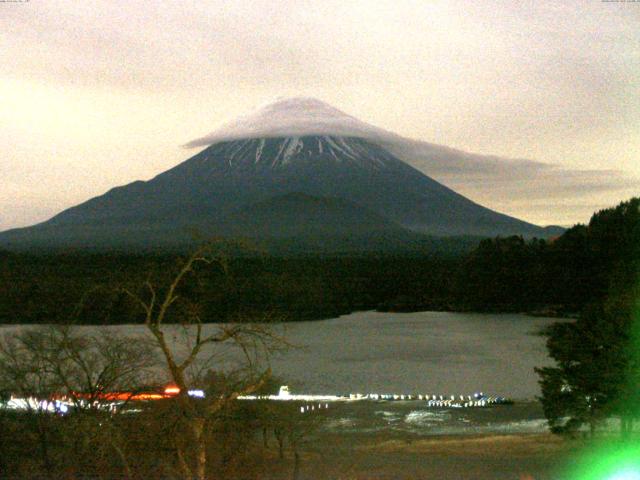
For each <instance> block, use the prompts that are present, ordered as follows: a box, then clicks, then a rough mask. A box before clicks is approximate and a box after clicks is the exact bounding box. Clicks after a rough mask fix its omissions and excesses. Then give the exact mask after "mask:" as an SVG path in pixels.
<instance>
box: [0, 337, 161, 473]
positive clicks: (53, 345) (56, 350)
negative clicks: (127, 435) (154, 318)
mask: <svg viewBox="0 0 640 480" xmlns="http://www.w3.org/2000/svg"><path fill="white" fill-rule="evenodd" d="M152 365H153V353H152V350H151V349H150V348H149V345H148V342H145V341H144V340H142V341H139V342H136V341H132V340H131V339H130V338H129V337H125V336H122V335H119V334H117V333H115V332H113V331H110V332H107V331H104V330H102V331H100V332H98V333H95V334H91V333H88V332H87V331H84V332H83V331H82V329H81V328H79V327H76V326H70V325H57V326H41V327H33V328H27V329H25V330H24V331H22V332H20V333H18V334H16V335H5V336H4V337H3V338H2V339H0V390H2V391H4V392H6V393H5V396H8V397H9V398H13V403H14V404H15V405H16V406H18V407H22V408H24V409H25V410H26V414H27V417H28V418H27V421H26V423H25V424H26V425H31V424H35V426H36V438H37V444H38V447H39V452H40V458H41V463H42V468H43V469H44V470H43V471H44V472H46V475H52V474H53V472H54V471H55V469H56V461H55V460H54V455H53V454H52V452H51V450H52V448H51V446H52V445H54V444H55V443H56V442H54V441H53V438H52V437H53V436H54V433H55V432H54V430H56V429H58V430H59V429H60V428H61V427H63V426H64V427H65V428H68V429H70V430H72V431H73V435H72V438H74V439H75V440H76V442H77V443H78V444H84V445H86V446H87V448H86V449H85V450H86V451H88V452H89V453H91V455H89V457H90V458H95V454H97V453H99V452H101V451H103V450H104V449H105V448H112V449H113V451H114V452H115V453H116V455H117V456H118V457H119V458H120V462H121V465H122V468H123V469H124V471H125V472H127V476H128V477H131V475H130V474H129V473H128V472H129V470H130V469H129V462H128V460H127V458H126V456H125V454H124V451H123V448H122V445H121V443H119V442H118V441H117V439H118V438H119V437H118V435H116V434H115V433H114V429H113V428H112V427H113V415H112V413H113V412H109V411H107V410H108V408H107V407H108V406H110V405H111V404H112V402H111V400H110V399H109V396H108V393H109V392H113V391H123V390H124V391H127V392H130V393H129V394H130V395H133V394H134V392H135V391H136V389H137V388H139V387H141V386H142V385H143V384H147V383H148V382H149V380H150V377H151V375H152V373H151V366H152ZM60 401H64V402H65V403H64V404H62V405H64V406H65V407H66V404H67V403H70V404H71V406H72V412H70V413H73V415H70V416H69V417H70V418H68V419H67V420H65V422H64V423H63V422H61V420H60V419H59V418H58V417H57V416H56V415H55V414H56V413H61V412H62V410H61V408H64V407H63V406H62V405H61V404H60V403H57V402H60ZM29 419H31V420H33V422H31V420H29ZM63 440H64V439H63ZM67 440H68V439H67ZM74 455H75V456H76V457H78V458H79V457H81V452H80V451H78V449H75V450H71V451H70V452H67V454H66V455H65V457H67V458H68V457H70V456H74Z"/></svg>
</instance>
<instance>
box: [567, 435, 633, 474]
mask: <svg viewBox="0 0 640 480" xmlns="http://www.w3.org/2000/svg"><path fill="white" fill-rule="evenodd" d="M566 480H640V442H630V441H628V442H622V441H621V440H616V441H609V442H605V441H601V442H599V443H598V444H595V445H593V446H592V447H591V448H588V449H587V450H585V451H584V452H583V454H582V455H580V457H579V458H577V459H576V461H575V462H572V467H571V468H570V469H569V474H568V476H567V477H566Z"/></svg>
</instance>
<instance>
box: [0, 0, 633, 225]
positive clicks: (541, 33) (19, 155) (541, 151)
mask: <svg viewBox="0 0 640 480" xmlns="http://www.w3.org/2000/svg"><path fill="white" fill-rule="evenodd" d="M289 95H306V96H314V97H318V98H320V99H322V100H324V101H326V102H328V103H330V104H332V105H334V106H336V107H337V108H339V109H341V110H343V111H346V112H348V113H350V114H351V115H354V116H355V117H358V118H360V119H362V120H363V121H366V122H369V123H372V124H374V125H377V126H379V127H382V128H385V129H387V130H390V131H393V132H396V133H398V134H400V135H403V136H406V137H410V138H414V139H417V140H423V141H427V142H432V143H437V144H442V145H447V146H450V147H454V148H457V149H461V150H465V151H468V152H475V153H482V154H487V155H489V154H491V155H495V156H497V157H499V158H498V159H497V160H498V161H499V160H500V157H504V158H516V159H529V160H534V161H536V162H542V163H544V164H554V165H556V167H553V168H551V170H549V169H548V168H546V167H545V169H544V174H543V175H542V176H539V175H538V174H535V175H530V174H527V175H526V176H524V177H522V178H520V179H517V178H516V177H513V178H511V176H510V175H509V171H508V168H507V169H506V170H501V168H498V170H497V171H500V172H502V177H494V180H493V181H494V182H497V184H498V185H499V184H500V181H503V183H504V182H507V183H508V182H509V181H511V183H510V184H509V188H507V189H506V190H505V189H503V190H500V191H499V192H498V190H499V189H498V188H497V187H496V188H495V191H496V194H495V195H493V194H492V192H493V191H494V185H493V184H492V183H491V181H489V180H486V179H485V180H482V178H480V177H476V176H474V175H472V173H473V172H469V173H470V174H471V175H466V176H465V178H466V179H467V180H466V184H465V182H464V181H462V180H460V181H458V183H456V177H455V175H449V177H447V173H446V172H444V173H443V174H442V176H441V178H439V179H440V180H442V181H445V182H446V181H447V178H449V180H448V182H449V184H450V185H451V186H452V187H456V188H460V189H461V190H462V191H461V193H463V194H467V195H469V196H470V197H471V198H472V199H474V200H477V201H480V202H481V203H484V204H485V205H487V206H489V207H491V208H495V209H498V210H500V211H503V212H505V213H510V214H513V215H517V216H519V217H520V218H523V219H525V220H529V221H533V222H535V223H539V224H548V223H561V224H570V223H574V222H577V221H582V222H584V221H587V220H588V218H589V213H590V212H591V211H593V210H594V209H596V208H602V207H605V206H608V205H610V204H611V203H612V202H613V203H616V202H618V201H620V200H623V199H624V198H626V197H628V196H630V195H631V194H632V193H634V192H635V193H637V194H640V187H639V186H640V183H637V182H636V183H634V182H635V180H634V178H638V177H640V3H637V2H635V3H633V2H626V3H625V2H602V1H600V0H590V1H558V2H550V1H542V0H532V1H516V0H511V1H488V0H487V1H480V0H467V1H456V0H447V1H442V2H439V1H433V2H432V1H426V0H422V1H403V0H393V1H386V0H369V1H348V0H339V1H334V0H322V1H318V0H314V1H309V2H306V1H293V0H282V1H270V2H269V1H260V0H251V1H241V0H235V1H202V0H199V1H189V0H184V1H180V2H177V1H171V0H157V1H156V0H144V1H136V0H128V1H118V0H110V1H96V2H92V1H90V0H83V1H80V2H79V1H77V0H75V1H66V0H30V1H28V2H25V3H13V2H0V126H1V129H0V148H1V150H0V152H1V156H0V180H1V182H0V230H2V229H6V228H10V227H16V226H23V225H29V224H32V223H35V222H37V221H42V220H45V219H47V218H48V217H50V216H52V215H53V214H55V213H57V212H58V211H60V210H62V209H64V208H67V207H69V206H72V205H74V204H77V203H79V202H81V201H84V200H86V199H88V198H90V197H92V196H95V195H98V194H101V193H104V192H105V191H106V190H108V189H109V188H111V187H114V186H116V185H121V184H125V183H129V182H131V181H133V180H136V179H148V178H151V177H152V176H154V175H155V174H157V173H159V172H161V171H162V170H165V169H167V168H169V167H171V166H173V165H175V164H177V163H178V162H180V161H182V160H185V159H186V158H187V157H189V156H190V155H192V154H194V153H196V151H194V150H186V149H185V148H183V147H182V145H184V144H185V143H187V142H189V141H190V140H193V139H194V138H198V137H201V136H203V135H205V134H206V133H208V132H210V131H211V130H213V129H215V127H216V126H217V125H219V124H220V123H223V122H226V121H228V120H231V119H233V118H234V117H236V116H237V115H240V114H242V113H245V112H246V111H248V110H251V109H252V108H254V107H255V106H257V105H261V104H264V103H265V102H266V101H268V100H269V99H272V98H275V97H279V96H289ZM494 160H496V159H495V158H494V157H490V158H488V159H487V161H488V162H493V161H494ZM418 164H419V159H418ZM491 165H493V164H491ZM506 165H509V163H507V164H506ZM527 165H531V164H527ZM418 166H419V165H418ZM492 168H493V167H492ZM554 170H555V172H556V174H551V173H550V172H553V171H554ZM592 170H598V171H597V172H592ZM584 172H587V173H584ZM554 175H555V176H554ZM563 175H564V177H565V178H570V182H569V183H570V184H568V186H567V188H566V190H565V189H560V190H556V191H555V193H554V194H553V195H546V194H545V196H544V198H540V195H538V197H537V198H536V197H535V195H534V193H535V192H536V191H539V190H540V189H539V187H540V185H542V183H541V184H540V185H537V184H536V182H550V181H551V180H550V179H551V178H558V177H559V176H563ZM436 178H437V177H436ZM469 178H472V179H474V178H475V179H476V180H477V181H476V182H475V183H472V181H470V180H469ZM510 178H511V180H510ZM514 178H516V180H517V181H516V180H514ZM581 179H584V184H583V183H581V182H582V180H581ZM485 181H486V182H485ZM470 182H471V183H470ZM485 183H486V187H485ZM594 183H595V185H594ZM465 185H466V186H465ZM583 185H584V188H582V186H583ZM509 192H510V193H509ZM530 194H531V195H533V197H531V198H527V195H530ZM513 196H518V198H513ZM551 197H553V198H551Z"/></svg>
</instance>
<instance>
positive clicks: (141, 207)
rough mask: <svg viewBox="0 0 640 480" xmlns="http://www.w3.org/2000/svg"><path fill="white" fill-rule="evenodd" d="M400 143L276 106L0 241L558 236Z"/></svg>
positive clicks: (301, 109) (348, 120)
mask: <svg viewBox="0 0 640 480" xmlns="http://www.w3.org/2000/svg"><path fill="white" fill-rule="evenodd" d="M400 140H402V137H400V136H398V135H396V134H394V133H391V132H388V131H386V130H383V129H380V128H377V127H374V126H372V125H369V124H367V123H364V122H361V121H360V120H358V119H356V118H354V117H352V116H350V115H348V114H346V113H344V112H341V111H340V110H338V109H336V108H333V107H332V106H330V105H327V104H326V103H323V102H321V101H319V100H316V99H312V98H292V99H284V100H279V101H277V102H275V103H272V104H269V105H266V106H264V107H262V108H260V109H258V110H257V111H255V112H253V113H250V114H248V115H245V116H243V117H240V118H238V119H237V120H235V121H233V122H230V123H228V124H225V125H223V126H222V127H221V128H219V129H217V130H215V131H213V132H212V133H210V134H209V135H207V136H205V137H202V138H199V139H197V140H194V141H192V142H190V143H189V144H187V146H188V147H205V148H204V149H203V150H202V151H200V152H199V153H197V154H196V155H194V156H193V157H191V158H189V159H188V160H186V161H184V162H182V163H180V164H179V165H177V166H175V167H174V168H172V169H170V170H167V171H165V172H163V173H160V174H159V175H157V176H156V177H154V178H152V179H151V180H148V181H136V182H133V183H130V184H128V185H124V186H121V187H116V188H113V189H112V190H109V191H108V192H106V193H105V194H103V195H101V196H98V197H95V198H92V199H90V200H88V201H86V202H84V203H81V204H79V205H77V206H74V207H71V208H69V209H67V210H64V211H62V212H61V213H59V214H58V215H56V216H54V217H53V218H51V219H50V220H48V221H46V222H43V223H41V224H38V225H34V226H32V227H27V228H21V229H15V230H9V231H6V232H3V233H0V245H5V246H16V245H57V246H63V245H69V246H71V245H73V246H102V247H104V246H126V245H137V246H161V245H171V244H180V243H184V242H188V241H189V240H190V239H191V238H192V236H193V232H194V231H197V232H199V234H200V235H205V236H209V235H218V236H226V237H235V236H249V237H256V238H285V237H286V238H291V237H308V238H311V237H315V238H320V237H330V236H335V235H340V236H343V237H350V236H357V237H375V236H383V237H384V236H387V237H394V238H402V236H403V235H404V236H408V237H407V238H409V237H411V236H412V235H416V234H429V235H438V236H455V235H474V236H495V235H511V234H520V235H525V236H529V237H530V236H538V237H545V236H548V235H549V234H552V233H556V232H555V230H553V231H550V230H547V229H544V228H542V227H538V226H536V225H533V224H530V223H527V222H524V221H522V220H518V219H516V218H513V217H510V216H507V215H504V214H501V213H498V212H495V211H492V210H490V209H488V208H485V207H483V206H481V205H478V204H477V203H474V202H473V201H471V200H469V199H467V198H465V197H463V196H462V195H459V194H458V193H456V192H454V191H453V190H451V189H449V188H447V187H446V186H444V185H442V184H441V183H438V182H437V181H435V180H433V179H432V178H430V177H428V176H426V175H425V174H423V173H421V172H420V171H418V170H416V169H415V168H413V167H412V166H410V165H409V164H408V163H405V162H404V161H403V160H401V159H400V158H398V157H397V156H396V155H394V154H393V153H391V151H390V150H389V149H387V148H386V145H389V144H394V142H395V143H396V144H397V142H399V141H400Z"/></svg>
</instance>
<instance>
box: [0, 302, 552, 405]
mask: <svg viewBox="0 0 640 480" xmlns="http://www.w3.org/2000/svg"><path fill="white" fill-rule="evenodd" d="M554 321H555V319H550V318H540V317H528V316H525V315H513V314H473V313H446V312H418V313H379V312H359V313H354V314H351V315H345V316H342V317H339V318H335V319H331V320H321V321H313V322H295V323H288V324H284V326H282V327H278V328H283V329H284V333H285V335H286V337H287V338H288V339H289V340H290V341H291V342H292V343H294V344H295V345H296V348H294V349H291V350H290V351H288V352H286V353H284V354H279V355H277V356H275V357H273V358H272V359H271V364H272V368H273V372H274V375H276V376H278V377H280V378H282V379H283V382H286V383H288V384H289V385H290V386H291V388H292V390H293V391H294V392H301V393H302V392H304V393H314V394H341V393H351V392H360V393H399V394H400V393H416V394H465V395H466V394H472V393H474V392H476V391H483V392H484V393H486V394H489V395H501V396H508V397H511V398H514V399H533V398H534V397H535V396H536V395H538V394H539V387H538V384H537V375H536V374H535V372H534V371H533V368H534V367H536V366H542V365H547V364H549V359H548V357H547V354H546V350H545V345H544V338H542V337H540V336H538V335H536V333H537V332H538V331H539V330H540V329H541V328H542V327H544V326H546V325H549V324H550V323H553V322H554ZM214 327H215V326H214V325H206V326H205V331H206V330H209V329H213V328H214ZM20 328H22V327H20V326H4V327H2V328H1V329H0V332H12V331H16V330H18V329H20ZM82 328H85V329H90V330H95V329H98V328H100V329H113V330H117V331H119V332H123V333H126V334H130V335H134V336H135V335H144V334H145V329H144V327H143V326H142V325H125V326H113V327H82ZM179 339H180V336H179V335H177V334H176V336H175V341H180V340H179Z"/></svg>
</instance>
